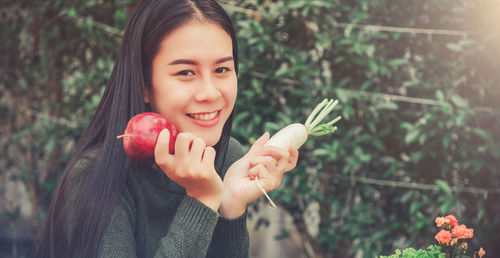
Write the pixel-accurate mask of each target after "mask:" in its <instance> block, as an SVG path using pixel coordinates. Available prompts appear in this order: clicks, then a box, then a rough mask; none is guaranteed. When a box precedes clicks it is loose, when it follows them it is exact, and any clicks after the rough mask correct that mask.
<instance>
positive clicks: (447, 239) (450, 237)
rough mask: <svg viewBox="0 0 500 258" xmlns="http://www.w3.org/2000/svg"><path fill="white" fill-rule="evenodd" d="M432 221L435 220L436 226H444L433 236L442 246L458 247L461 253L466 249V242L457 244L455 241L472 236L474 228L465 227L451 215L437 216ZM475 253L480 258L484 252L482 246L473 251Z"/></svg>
mask: <svg viewBox="0 0 500 258" xmlns="http://www.w3.org/2000/svg"><path fill="white" fill-rule="evenodd" d="M434 222H436V226H437V227H438V228H441V227H443V228H444V229H441V231H439V232H438V233H437V234H436V236H435V238H436V240H437V241H438V243H439V244H440V245H441V246H442V248H444V247H446V248H460V249H461V250H462V251H463V253H465V252H466V251H467V248H468V245H467V243H466V242H462V243H460V245H459V246H458V245H457V243H458V242H459V240H461V239H469V238H472V237H473V236H474V230H473V229H472V228H467V226H465V225H464V224H462V225H459V224H458V220H457V218H455V216H453V215H448V216H446V217H437V218H436V219H435V220H434ZM450 250H451V249H450ZM475 254H477V255H478V256H479V258H481V257H483V256H484V255H485V254H486V252H485V251H484V249H483V248H480V249H479V251H477V252H475ZM475 254H474V257H475Z"/></svg>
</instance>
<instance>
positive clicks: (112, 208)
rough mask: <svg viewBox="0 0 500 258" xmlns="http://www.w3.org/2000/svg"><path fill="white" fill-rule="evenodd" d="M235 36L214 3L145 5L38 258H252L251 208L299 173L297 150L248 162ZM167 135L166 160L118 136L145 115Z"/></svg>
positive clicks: (274, 151)
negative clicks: (235, 118)
mask: <svg viewBox="0 0 500 258" xmlns="http://www.w3.org/2000/svg"><path fill="white" fill-rule="evenodd" d="M236 51H237V47H236V38H235V33H234V30H233V27H232V24H231V21H230V20H229V18H228V16H227V14H226V13H225V12H224V10H223V9H222V8H221V7H220V6H219V5H218V4H217V3H216V2H215V1H206V0H193V1H190V0H182V1H181V0H171V1H166V0H145V1H143V2H142V3H140V4H139V5H138V6H137V8H136V10H135V11H134V13H133V15H132V16H131V18H130V20H129V23H128V24H127V27H126V29H125V34H124V37H123V42H122V46H121V48H120V52H119V56H118V58H117V60H116V63H115V67H114V70H113V72H112V74H111V78H110V80H109V82H108V85H107V87H106V90H105V92H104V95H103V97H102V100H101V102H100V104H99V106H98V108H97V111H96V113H95V115H94V117H93V119H92V121H91V123H90V125H89V126H88V128H87V130H86V131H85V133H84V135H83V137H82V139H81V140H80V142H79V145H78V147H77V149H76V150H75V153H74V156H73V158H72V159H71V161H70V163H69V165H68V167H67V169H66V171H65V172H64V174H63V176H62V178H61V180H60V183H59V185H58V187H57V189H56V191H55V195H54V198H53V200H52V203H51V206H50V208H49V212H48V217H47V222H46V226H45V230H44V232H43V235H42V239H41V242H40V244H39V249H38V256H39V257H95V256H99V257H153V256H154V257H205V256H208V257H248V232H247V229H246V213H245V211H246V205H247V204H248V203H251V202H253V201H254V200H256V199H257V198H259V197H260V196H261V195H262V193H261V192H260V191H259V189H258V187H257V186H256V184H255V182H254V181H253V179H254V178H255V177H259V180H260V181H261V182H262V184H263V185H264V188H265V189H266V190H267V191H270V190H272V189H274V188H276V187H277V186H278V185H279V183H280V182H281V176H282V175H283V173H284V172H286V171H289V170H291V169H293V168H294V167H295V164H296V161H297V156H298V152H297V150H293V149H290V150H281V149H278V148H275V147H269V146H266V147H264V146H263V145H264V144H265V142H266V141H267V140H268V139H269V135H268V134H267V133H266V134H264V135H263V136H262V137H261V138H259V140H257V141H256V142H255V143H254V145H253V146H252V148H251V149H250V151H249V152H248V153H247V154H245V155H244V153H243V152H242V149H241V146H240V145H239V144H238V143H237V142H236V141H235V140H234V139H232V138H231V137H230V131H231V121H232V112H233V107H234V104H235V101H236V92H237V76H236V75H237V69H238V65H237V64H238V58H237V57H238V56H237V52H236ZM151 111H152V112H157V113H160V114H161V115H163V116H165V117H166V118H167V119H168V120H169V121H171V122H172V123H173V124H174V125H175V126H176V127H178V129H179V130H180V131H181V132H182V133H181V134H179V135H178V137H177V140H176V143H175V154H174V155H171V154H169V153H168V146H169V142H168V141H169V140H168V139H169V136H168V131H166V130H165V131H163V132H162V133H161V134H160V136H159V138H158V142H157V145H156V148H155V162H154V163H153V164H141V163H137V162H134V161H131V160H130V159H129V158H128V157H127V156H126V155H125V153H124V151H123V146H122V143H121V141H118V140H116V138H115V137H116V135H119V134H121V133H122V132H123V130H124V128H125V126H126V124H127V122H128V120H129V119H130V118H131V117H132V116H133V115H135V114H138V113H142V112H151Z"/></svg>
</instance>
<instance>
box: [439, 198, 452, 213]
mask: <svg viewBox="0 0 500 258" xmlns="http://www.w3.org/2000/svg"><path fill="white" fill-rule="evenodd" d="M452 204H453V199H446V201H444V203H443V205H441V208H440V211H441V214H445V213H447V212H448V211H449V210H450V208H451V205H452Z"/></svg>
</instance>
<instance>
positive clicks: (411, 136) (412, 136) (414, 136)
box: [405, 129, 420, 144]
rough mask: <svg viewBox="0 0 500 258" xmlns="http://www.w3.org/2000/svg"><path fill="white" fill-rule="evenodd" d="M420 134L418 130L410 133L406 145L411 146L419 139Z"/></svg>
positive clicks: (407, 135)
mask: <svg viewBox="0 0 500 258" xmlns="http://www.w3.org/2000/svg"><path fill="white" fill-rule="evenodd" d="M419 134H420V131H419V130H418V129H415V130H412V131H409V132H408V133H407V134H406V136H405V143H406V144H410V143H412V142H414V141H415V140H416V139H417V138H418V136H419Z"/></svg>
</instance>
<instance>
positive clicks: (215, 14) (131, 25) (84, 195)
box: [37, 0, 238, 257]
mask: <svg viewBox="0 0 500 258" xmlns="http://www.w3.org/2000/svg"><path fill="white" fill-rule="evenodd" d="M193 19H198V20H200V21H203V22H209V23H213V24H216V25H218V26H219V27H220V28H222V29H223V30H224V31H226V32H227V33H228V34H229V35H230V37H231V40H232V44H233V58H234V62H235V69H236V72H238V55H237V45H236V36H235V33H234V29H233V26H232V23H231V21H230V19H229V17H228V16H227V14H226V13H225V11H224V10H223V9H222V7H221V6H220V5H218V4H217V3H216V2H215V1H214V0H144V1H142V2H141V3H140V4H139V5H138V6H137V7H136V9H135V11H134V13H133V14H132V16H131V17H130V20H129V21H128V24H127V27H126V29H125V33H124V36H123V40H122V45H121V48H120V51H119V54H118V57H117V59H116V62H115V66H114V69H113V72H112V74H111V77H110V79H109V81H108V83H107V85H106V90H105V92H104V94H103V96H102V99H101V102H100V103H99V105H98V107H97V110H96V113H95V114H94V117H93V119H92V121H91V122H90V124H89V126H88V127H87V129H86V130H85V132H84V134H83V136H82V138H81V139H80V141H79V143H78V146H77V148H76V149H75V152H74V155H73V157H72V159H71V160H70V162H69V163H68V166H67V167H66V169H65V171H64V173H63V175H62V177H61V179H60V182H59V184H58V186H57V188H56V190H55V193H54V196H53V199H52V202H51V204H50V207H49V210H48V213H47V219H46V222H45V225H44V229H43V231H42V234H41V235H40V236H41V238H40V241H39V243H38V250H37V257H94V256H96V254H97V249H98V247H99V242H100V239H101V236H102V234H103V232H104V231H105V229H106V226H107V222H108V221H109V218H110V216H111V213H112V211H113V208H114V207H115V205H116V202H117V200H118V196H119V193H120V191H121V190H122V188H123V187H124V186H125V185H126V182H127V180H128V178H129V173H130V172H131V171H137V170H138V169H140V167H141V166H144V165H142V164H139V163H136V162H133V161H132V160H130V159H129V158H128V157H127V156H126V154H125V152H124V151H123V146H122V143H121V141H117V140H116V135H119V134H121V133H122V132H123V131H124V129H125V127H126V125H127V122H128V120H129V119H130V118H131V117H132V116H134V115H136V114H138V113H142V112H146V111H150V110H151V107H150V106H149V105H148V104H146V103H144V94H145V89H147V90H148V92H152V90H151V87H152V85H151V76H152V68H151V66H152V60H153V58H154V57H155V55H156V54H157V52H158V50H159V45H160V43H161V41H162V40H163V39H164V38H165V36H166V35H168V34H169V33H170V32H172V31H173V30H174V29H176V28H178V27H180V26H182V25H183V24H186V23H187V22H188V21H190V20H193ZM232 117H233V115H232V114H231V116H230V117H229V119H228V120H227V121H226V123H225V125H224V128H223V131H222V136H221V139H220V140H219V142H218V143H217V144H216V145H215V146H214V147H215V150H216V151H217V157H216V162H215V167H216V169H218V170H220V168H221V167H222V163H223V160H224V158H225V152H226V149H227V144H228V141H229V135H230V132H231V123H232ZM95 152H97V153H99V154H98V155H89V153H95ZM87 157H89V159H91V160H92V161H91V162H85V160H86V158H87ZM82 164H83V165H82ZM65 222H67V223H68V224H65Z"/></svg>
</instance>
